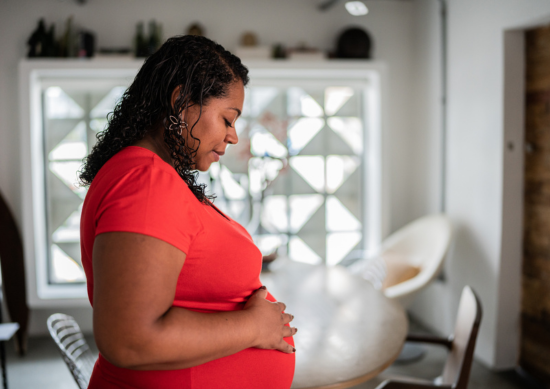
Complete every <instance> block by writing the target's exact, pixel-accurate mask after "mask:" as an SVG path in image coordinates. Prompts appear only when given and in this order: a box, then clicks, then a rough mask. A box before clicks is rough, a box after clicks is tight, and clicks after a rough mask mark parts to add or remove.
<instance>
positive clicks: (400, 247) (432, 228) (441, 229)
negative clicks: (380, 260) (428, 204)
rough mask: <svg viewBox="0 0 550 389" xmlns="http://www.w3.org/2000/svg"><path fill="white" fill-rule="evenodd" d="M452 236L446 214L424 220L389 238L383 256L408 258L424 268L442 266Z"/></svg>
mask: <svg viewBox="0 0 550 389" xmlns="http://www.w3.org/2000/svg"><path fill="white" fill-rule="evenodd" d="M451 237H452V225H451V222H450V220H449V218H448V217H447V216H445V215H443V214H435V215H428V216H424V217H421V218H419V219H417V220H415V221H413V222H412V223H409V224H407V225H406V226H405V227H403V228H401V229H399V230H398V231H396V232H394V233H393V234H391V235H390V236H389V237H387V238H386V239H385V240H384V242H383V243H382V247H381V250H380V251H381V253H382V254H383V253H389V254H391V255H398V256H403V257H406V259H407V262H409V263H410V264H411V265H414V266H418V267H420V268H422V269H424V268H426V267H428V266H430V264H432V263H436V264H439V263H440V259H441V257H443V256H445V254H446V253H447V250H448V248H449V243H450V240H451Z"/></svg>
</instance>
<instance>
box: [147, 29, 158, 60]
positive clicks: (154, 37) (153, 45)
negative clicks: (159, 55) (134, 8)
mask: <svg viewBox="0 0 550 389" xmlns="http://www.w3.org/2000/svg"><path fill="white" fill-rule="evenodd" d="M159 46H160V36H159V29H158V26H157V23H156V22H155V21H154V20H151V21H150V22H149V50H148V51H149V55H151V54H153V53H154V52H155V51H157V49H158V48H159Z"/></svg>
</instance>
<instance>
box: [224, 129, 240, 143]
mask: <svg viewBox="0 0 550 389" xmlns="http://www.w3.org/2000/svg"><path fill="white" fill-rule="evenodd" d="M225 141H226V142H227V143H229V144H232V145H236V144H237V143H238V142H239V137H238V135H237V130H236V129H235V127H229V131H228V132H227V135H226V136H225Z"/></svg>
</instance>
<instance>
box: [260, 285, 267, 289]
mask: <svg viewBox="0 0 550 389" xmlns="http://www.w3.org/2000/svg"><path fill="white" fill-rule="evenodd" d="M259 289H267V288H266V287H265V285H262V286H260V288H259Z"/></svg>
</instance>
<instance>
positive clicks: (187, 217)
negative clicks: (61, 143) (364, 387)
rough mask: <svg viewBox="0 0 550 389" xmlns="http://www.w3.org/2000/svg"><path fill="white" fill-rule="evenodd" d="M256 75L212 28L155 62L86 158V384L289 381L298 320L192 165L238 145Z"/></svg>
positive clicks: (169, 45) (227, 388)
mask: <svg viewBox="0 0 550 389" xmlns="http://www.w3.org/2000/svg"><path fill="white" fill-rule="evenodd" d="M247 82H248V70H247V69H246V68H245V67H244V66H243V65H242V64H241V61H240V60H239V59H238V58H237V57H235V56H234V55H232V54H231V53H229V52H228V51H226V50H225V49H224V48H223V47H221V46H220V45H218V44H216V43H214V42H212V41H210V40H208V39H206V38H203V37H195V36H181V37H174V38H171V39H169V40H168V41H167V42H166V43H165V44H164V45H163V46H162V47H161V48H160V49H159V50H158V51H157V52H156V53H155V54H153V55H152V56H151V57H149V58H148V59H147V60H146V61H145V63H144V65H143V67H142V68H141V70H140V71H139V73H138V74H137V76H136V78H135V80H134V82H133V83H132V85H131V86H130V87H129V88H128V90H127V91H126V92H125V93H124V95H123V97H122V99H121V101H120V102H119V103H118V105H117V106H116V108H115V110H114V112H113V113H112V114H111V116H110V117H109V124H108V127H107V129H106V130H105V131H103V132H102V133H100V135H99V136H98V142H97V144H96V146H95V147H94V148H93V150H92V152H91V153H90V155H89V156H88V157H87V159H86V160H85V164H84V167H83V169H82V171H81V173H80V179H81V181H82V182H83V183H84V184H85V185H90V188H89V191H88V194H87V195H86V200H85V202H84V208H83V210H82V220H81V247H82V263H83V266H84V270H85V272H86V277H87V280H88V296H89V299H90V303H91V304H92V306H93V310H94V335H95V340H96V343H97V346H98V348H99V351H100V355H99V359H98V361H97V362H96V365H95V368H94V371H93V374H92V378H91V381H90V386H89V387H90V388H94V389H95V388H102V389H105V388H107V389H108V388H132V389H135V388H143V389H149V388H163V389H171V388H182V389H183V388H185V389H187V388H200V389H210V388H212V389H214V388H220V389H221V388H223V389H231V388H239V389H269V388H274V389H275V388H289V387H290V384H291V382H292V377H293V375H294V362H295V358H294V357H295V356H294V352H295V349H294V347H293V346H294V342H293V340H292V335H294V334H295V333H296V331H297V330H296V328H293V327H290V325H289V322H290V321H291V320H292V319H293V316H292V315H290V314H287V313H284V309H285V305H284V304H283V303H280V302H276V300H275V299H274V298H273V296H271V295H270V294H269V293H268V291H267V290H266V289H265V287H262V285H261V283H260V279H259V275H260V270H261V260H262V255H261V253H260V251H259V250H258V248H257V247H256V246H255V245H254V243H253V241H252V238H251V237H250V235H249V234H248V232H247V231H246V230H245V229H244V228H243V227H242V226H241V225H239V224H238V223H236V222H235V221H234V220H232V219H231V218H229V217H228V216H226V215H224V214H223V213H222V212H221V211H220V210H218V209H217V208H216V207H215V206H214V204H212V202H211V200H210V198H209V196H208V195H207V194H206V193H205V187H204V185H199V184H198V183H197V182H196V170H201V171H205V170H207V169H208V168H209V166H210V164H212V162H215V161H218V160H219V158H220V156H221V155H223V154H224V152H225V149H226V147H227V145H228V144H235V143H237V141H238V138H237V133H236V131H235V121H236V120H237V118H238V117H239V115H240V114H241V110H242V106H243V100H244V86H245V85H246V84H247Z"/></svg>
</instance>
